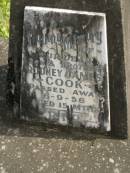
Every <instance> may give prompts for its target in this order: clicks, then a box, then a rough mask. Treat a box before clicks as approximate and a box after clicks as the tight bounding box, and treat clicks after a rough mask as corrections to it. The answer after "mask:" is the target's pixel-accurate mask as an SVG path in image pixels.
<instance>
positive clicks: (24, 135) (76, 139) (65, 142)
mask: <svg viewBox="0 0 130 173" xmlns="http://www.w3.org/2000/svg"><path fill="white" fill-rule="evenodd" d="M7 45H8V43H7V41H5V40H3V39H0V70H1V71H0V173H37V172H42V173H61V172H64V173H83V172H84V173H129V172H130V141H129V140H116V139H111V138H110V137H109V136H101V135H100V136H99V135H94V134H89V133H86V134H85V133H83V132H75V131H74V132H72V131H69V130H65V129H61V130H58V129H56V128H49V127H43V126H41V125H39V126H38V125H33V124H27V123H24V122H21V123H20V122H16V121H11V119H9V118H8V119H7V117H8V115H9V111H7V107H6V102H5V87H6V72H7Z"/></svg>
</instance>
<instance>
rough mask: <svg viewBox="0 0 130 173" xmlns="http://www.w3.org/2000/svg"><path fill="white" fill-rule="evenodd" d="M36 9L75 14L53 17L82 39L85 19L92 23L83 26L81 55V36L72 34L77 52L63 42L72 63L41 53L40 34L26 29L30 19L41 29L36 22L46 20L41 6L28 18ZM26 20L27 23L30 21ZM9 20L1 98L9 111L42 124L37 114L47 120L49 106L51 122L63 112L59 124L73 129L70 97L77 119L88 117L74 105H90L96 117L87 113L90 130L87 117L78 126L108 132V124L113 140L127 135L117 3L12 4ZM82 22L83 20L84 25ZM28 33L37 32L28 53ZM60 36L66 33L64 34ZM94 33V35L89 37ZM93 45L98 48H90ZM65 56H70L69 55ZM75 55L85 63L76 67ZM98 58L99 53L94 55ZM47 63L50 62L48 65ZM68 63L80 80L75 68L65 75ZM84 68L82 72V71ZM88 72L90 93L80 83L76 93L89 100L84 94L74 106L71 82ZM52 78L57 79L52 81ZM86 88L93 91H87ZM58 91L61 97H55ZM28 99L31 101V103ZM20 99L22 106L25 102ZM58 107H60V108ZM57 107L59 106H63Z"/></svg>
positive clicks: (104, 0)
mask: <svg viewBox="0 0 130 173" xmlns="http://www.w3.org/2000/svg"><path fill="white" fill-rule="evenodd" d="M26 6H31V7H26ZM36 6H37V7H49V9H50V8H51V9H52V8H57V9H71V10H75V11H76V14H75V15H76V17H72V16H75V15H74V14H73V12H72V14H70V15H69V14H68V13H67V14H66V15H65V14H64V15H65V16H67V17H65V18H64V17H63V16H64V15H62V12H61V11H62V10H61V11H60V12H59V13H58V14H57V15H58V16H59V19H60V20H61V21H65V22H66V24H65V26H66V27H68V26H70V24H71V27H72V26H74V28H75V29H76V27H77V29H76V30H75V35H76V37H77V35H78V34H79V35H82V34H81V33H82V31H81V30H82V29H83V28H84V27H86V26H85V25H86V24H89V21H90V22H91V21H92V24H90V25H88V26H89V32H88V33H91V34H86V37H87V38H88V39H87V40H89V42H88V43H87V44H86V47H87V48H86V50H87V51H86V52H84V46H83V45H84V42H85V41H83V40H82V38H80V36H79V35H78V37H79V38H80V39H79V40H78V39H76V37H75V40H78V42H79V41H81V40H82V41H81V44H78V47H79V48H78V49H76V50H79V49H80V52H78V51H75V50H74V48H75V47H74V45H73V44H68V45H67V46H68V47H67V46H66V44H65V45H63V47H64V48H66V47H67V52H69V50H68V48H70V47H71V46H72V47H73V50H72V51H73V52H74V53H75V58H74V59H75V61H74V62H73V58H71V59H70V60H65V61H62V60H61V58H58V57H56V61H54V60H55V59H54V57H53V58H52V57H51V55H50V48H49V51H48V50H47V49H45V46H43V45H42V44H43V43H42V42H44V41H45V40H42V39H43V38H44V37H43V38H42V39H41V37H39V33H40V32H41V31H40V30H37V29H36V28H35V29H34V30H31V28H30V23H31V20H33V22H32V23H35V22H36V23H37V24H36V25H39V26H40V25H41V26H42V25H43V24H42V22H41V18H45V16H46V15H45V14H44V13H45V11H44V10H45V8H44V10H38V15H36V16H35V19H34V18H33V15H34V13H37V12H36V11H37V10H36V11H35V9H36ZM25 7H26V8H25ZM33 7H35V8H33ZM24 9H25V17H24ZM40 9H41V8H40ZM49 9H48V10H49ZM29 11H30V12H29ZM77 11H80V12H79V13H78V12H77ZM83 11H84V12H83ZM28 12H29V14H28ZM66 12H67V11H66ZM47 13H48V14H50V12H48V11H47ZM51 13H52V12H51ZM69 13H70V11H69ZM39 14H40V16H39ZM28 15H30V16H28ZM53 15H54V11H53V13H52V16H53ZM61 16H62V17H61ZM105 16H106V17H105ZM28 17H29V18H30V19H31V20H30V21H29V18H28ZM49 17H51V15H49V16H46V24H47V23H48V22H49V20H47V18H49ZM37 18H38V20H37ZM56 18H57V17H56ZM56 18H55V20H51V27H50V26H49V28H50V29H52V28H53V27H54V28H55V27H56V26H55V23H56V24H57V23H58V22H59V23H60V20H59V21H56ZM95 18H96V19H95ZM51 19H54V16H53V17H51ZM70 20H71V22H70ZM76 20H78V22H79V24H78V26H77V25H76V22H77V21H76ZM10 21H11V25H10V45H9V47H10V48H9V71H8V81H9V82H8V93H7V99H8V101H9V103H10V105H11V107H13V112H14V114H15V115H16V116H19V117H20V118H24V119H27V120H29V119H33V118H34V117H36V116H35V115H37V117H36V119H37V118H38V120H41V119H42V120H43V114H44V113H45V114H44V115H45V116H46V117H47V119H48V117H51V116H49V114H48V113H47V112H49V111H50V109H51V108H52V106H53V111H54V106H55V108H56V110H55V111H56V113H54V112H53V114H52V115H56V119H57V116H59V115H62V112H61V111H63V116H64V114H65V115H66V113H67V115H68V117H67V121H66V120H65V122H68V121H69V124H70V125H73V126H79V122H82V121H79V120H78V123H77V122H75V123H73V120H74V119H73V118H72V116H71V115H75V114H76V111H75V110H74V109H73V108H74V105H76V104H72V100H70V98H72V97H73V94H74V95H75V96H76V97H75V100H73V101H76V103H79V104H77V105H78V107H77V109H79V110H80V114H79V115H81V114H84V113H86V114H88V117H91V116H90V114H89V113H88V111H85V112H84V111H81V107H79V106H80V105H84V106H87V107H88V105H89V106H90V107H91V108H90V107H89V108H87V109H89V110H92V108H94V107H96V109H95V110H94V111H95V112H96V113H94V114H93V113H92V114H93V115H92V114H91V115H92V117H96V119H95V118H94V119H93V120H92V123H90V124H91V125H90V126H89V125H88V122H89V119H87V120H85V121H86V122H87V123H86V124H87V125H86V124H84V123H83V124H82V123H81V124H82V125H81V126H85V127H96V128H98V127H100V126H103V127H104V128H105V129H106V130H109V129H110V124H111V134H112V135H113V136H118V137H123V138H125V137H127V132H128V131H127V104H126V88H125V85H126V80H125V65H124V45H123V29H122V18H121V3H120V0H109V1H107V0H93V1H91V0H86V1H84V0H77V1H74V0H69V1H68V0H64V1H61V0H50V1H47V0H44V1H43V0H37V1H35V0H19V1H15V0H12V3H11V20H10ZM84 21H86V22H85V23H84ZM39 22H40V23H39ZM82 22H83V23H82ZM27 23H28V24H27ZM105 23H107V33H106V24H105ZM53 24H54V26H53ZM75 25H76V26H75ZM52 26H53V27H52ZM100 27H101V28H100ZM23 28H24V30H23ZM95 28H96V30H95ZM99 28H100V29H101V31H102V32H100V29H99ZM27 29H28V34H27V33H26V31H27ZM71 29H72V28H71ZM71 29H70V30H71ZM33 32H37V34H36V37H33V38H32V41H31V42H33V44H34V45H35V44H36V42H35V39H37V40H39V41H38V42H37V49H36V50H35V49H32V47H26V43H27V42H28V38H27V35H28V37H30V38H31V35H33V34H34V33H33ZM56 32H57V31H56ZM65 32H66V33H67V34H68V32H69V30H67V31H65ZM95 32H96V34H93V33H95ZM43 33H44V32H43ZM43 33H42V34H43ZM47 33H49V35H50V32H47ZM61 33H62V31H61ZM70 33H71V32H70ZM70 35H71V34H70ZM23 36H24V40H23ZM68 39H69V38H68ZM54 40H55V38H54V37H53V39H52V40H51V41H52V42H54ZM92 40H94V43H93V46H94V50H93V51H92V49H91V48H90V47H91V46H92V45H91V43H90V42H91V41H92ZM107 40H108V54H107ZM75 42H76V41H75ZM31 44H32V43H31ZM96 44H97V45H98V46H95V45H96ZM22 45H23V46H22ZM90 45H91V46H90ZM103 46H104V48H103ZM22 47H23V49H22ZM96 47H98V48H96ZM41 48H42V49H41ZM89 48H90V49H89ZM92 48H93V47H92ZM45 50H46V51H45ZM52 50H53V51H54V52H56V51H57V52H62V49H61V50H59V49H57V48H54V49H52ZM81 50H82V51H81ZM33 51H34V52H33ZM35 51H36V52H35ZM103 51H104V53H103V54H102V53H101V52H103ZM90 52H91V53H92V55H90V54H91V53H90ZM69 53H70V55H71V51H70V52H69ZM89 53H90V54H89ZM55 54H56V53H54V55H55ZM61 54H62V53H61ZM77 54H78V55H79V54H84V55H85V54H86V55H85V57H86V59H85V61H83V62H84V64H83V62H81V63H80V61H81V60H80V58H79V56H76V55H77ZM97 54H98V55H97ZM100 54H102V55H101V56H100ZM70 55H69V56H70ZM95 55H97V56H95ZM40 57H42V58H40ZM43 57H44V58H43ZM45 57H46V58H45ZM90 57H91V61H90ZM34 59H36V61H35V63H34ZM52 59H53V61H51V60H52ZM42 61H43V62H42ZM107 61H108V62H107ZM39 62H40V63H39ZM66 62H68V67H67V65H65V64H67V63H66ZM33 63H34V64H33ZM48 63H50V64H52V65H53V66H52V67H51V71H48V73H51V76H50V75H48V74H47V75H46V73H47V71H45V70H43V69H44V66H46V67H48ZM73 63H75V64H76V65H75V67H76V68H77V67H78V68H79V66H80V64H82V65H81V70H80V72H81V73H80V74H81V76H79V74H78V73H79V69H78V70H77V71H76V68H75V69H74V72H75V73H73V75H74V76H72V75H70V73H69V72H70V71H71V70H70V65H73ZM39 64H40V66H41V67H40V68H39V67H38V66H39ZM69 64H70V65H69ZM85 65H86V66H85ZM104 65H105V66H104ZM42 66H43V67H42ZM103 66H104V67H103ZM108 66H109V74H108ZM54 67H55V68H54ZM86 67H88V68H87V69H86ZM21 69H22V70H21ZM39 69H40V70H39ZM46 69H47V68H46ZM90 69H91V70H90ZM61 70H62V71H61ZM65 70H66V72H67V73H68V74H69V75H70V76H68V79H67V78H66V77H65ZM77 72H78V73H77ZM88 72H92V73H93V75H92V74H91V75H92V78H91V77H90V78H91V79H90V81H91V82H90V81H89V82H90V83H91V87H90V90H88V88H89V86H88V83H87V82H86V80H85V81H84V82H83V83H84V84H83V85H82V84H81V88H80V89H81V90H80V93H85V92H86V90H87V94H88V95H89V97H90V96H91V97H92V96H93V97H92V98H91V99H90V98H88V95H87V94H86V95H87V96H85V97H83V98H84V99H85V102H84V103H80V102H83V100H82V99H81V100H80V101H79V102H77V100H76V99H79V96H78V94H79V90H77V88H76V86H77V84H76V80H77V78H79V79H80V77H83V76H84V73H88ZM32 74H33V78H32V77H31V75H32ZM44 74H45V75H44ZM58 74H59V76H58ZM77 74H78V75H77ZM99 74H100V75H99ZM52 75H53V76H52ZM55 75H56V76H55ZM60 75H61V76H60ZM91 75H90V76H91ZM104 75H105V76H104ZM108 77H109V78H108ZM30 79H31V80H30ZM32 79H33V82H32ZM57 79H59V80H58V81H57ZM45 80H46V82H45ZM67 80H68V81H67ZM92 80H93V82H92ZM66 81H67V82H66ZM95 81H96V82H95ZM104 81H105V82H104ZM47 82H48V84H53V86H54V87H53V90H52V87H50V88H49V86H48V84H47ZM100 82H101V83H102V82H103V83H102V84H103V88H102V87H100V86H101V83H100ZM62 83H63V87H60V86H55V85H56V84H58V85H61V84H62ZM92 83H93V85H92ZM94 83H95V84H96V85H95V84H94ZM39 85H40V86H39ZM71 85H73V86H74V87H72V88H73V89H72V90H71V88H70V87H68V86H71ZM85 85H86V86H85ZM36 86H37V88H36ZM78 86H80V85H78ZM31 88H32V90H33V89H34V90H35V91H36V92H35V93H37V94H35V95H33V94H32V93H33V92H32V90H31ZM41 88H42V89H41ZM82 88H83V89H82ZM86 88H87V89H86ZM101 88H102V89H101ZM44 89H46V90H47V92H46V93H49V96H50V97H49V101H50V103H51V104H52V105H51V106H50V105H48V102H46V100H45V95H44V97H42V94H44V93H39V90H40V92H43V91H44ZM92 89H93V91H94V92H92ZM27 91H28V92H27ZM63 91H64V92H65V93H60V92H63ZM67 91H68V93H67ZM77 91H78V92H77ZM56 92H57V93H56ZM20 93H21V94H20ZM59 93H60V94H59ZM92 93H93V94H92ZM109 93H110V106H109ZM31 94H32V95H33V96H32V97H31V101H30V100H26V99H27V98H30V97H28V96H31ZM53 94H54V95H53ZM57 95H60V96H58V98H57ZM53 96H54V97H53ZM61 96H62V97H63V98H62V99H63V101H64V102H60V101H59V100H57V99H61ZM33 98H35V99H34V100H33ZM41 98H42V99H41ZM43 98H44V99H43ZM86 98H87V100H86ZM65 99H68V100H69V101H68V102H67V101H66V100H65ZM89 99H90V100H91V101H92V102H93V103H94V104H93V105H94V106H92V102H91V101H90V102H89ZM25 100H26V101H27V102H25ZM36 100H37V102H36ZM94 100H95V102H94ZM43 103H44V104H43ZM50 103H49V104H50ZM60 103H62V104H61V105H60ZM63 103H65V104H64V105H63ZM66 103H69V104H67V105H66ZM27 105H28V107H29V108H30V105H31V106H33V109H26V108H28V107H27ZM57 106H58V107H57ZM60 106H62V108H63V106H64V107H66V109H65V108H63V110H61V108H60ZM34 108H35V109H34ZM43 108H45V109H43ZM110 108H111V109H110ZM25 110H28V111H30V110H32V112H33V113H34V116H32V117H31V113H30V114H28V115H27V114H26V111H25ZM44 110H45V112H44ZM46 110H47V111H46ZM28 111H27V112H28ZM59 112H60V113H59ZM64 112H66V113H64ZM109 112H110V113H109ZM35 113H36V114H35ZM99 113H102V114H104V113H105V114H104V115H105V116H104V115H103V116H102V115H101V114H100V115H101V116H99ZM97 115H98V116H97ZM59 117H60V116H59ZM74 117H76V118H77V116H74ZM85 117H86V116H85ZM97 117H98V118H97ZM101 117H103V118H101ZM76 118H75V119H76ZM78 118H79V117H78ZM34 119H35V118H34ZM36 119H35V120H36ZM65 119H66V117H65ZM81 119H82V118H81ZM55 122H59V121H53V123H55ZM83 122H84V116H83ZM104 122H105V123H104Z"/></svg>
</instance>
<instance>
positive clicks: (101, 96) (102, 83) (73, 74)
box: [20, 7, 110, 130]
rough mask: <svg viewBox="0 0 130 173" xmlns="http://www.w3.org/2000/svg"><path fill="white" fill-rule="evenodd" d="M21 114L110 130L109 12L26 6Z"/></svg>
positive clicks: (56, 122)
mask: <svg viewBox="0 0 130 173" xmlns="http://www.w3.org/2000/svg"><path fill="white" fill-rule="evenodd" d="M23 33H24V34H23V53H22V69H21V73H22V77H21V78H22V79H21V103H20V106H21V107H20V112H21V118H23V119H26V120H35V121H43V122H52V123H55V124H62V125H69V126H74V127H86V128H87V127H90V128H99V127H102V128H104V129H106V130H110V115H109V114H110V111H109V82H108V55H107V35H106V16H105V14H103V13H90V12H85V11H72V10H63V9H54V8H53V9H52V8H41V7H26V8H25V12H24V32H23Z"/></svg>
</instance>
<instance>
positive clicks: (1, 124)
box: [0, 65, 109, 141]
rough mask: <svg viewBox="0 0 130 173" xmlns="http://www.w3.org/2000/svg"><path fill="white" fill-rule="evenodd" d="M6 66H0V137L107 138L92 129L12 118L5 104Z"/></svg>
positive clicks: (105, 135)
mask: <svg viewBox="0 0 130 173" xmlns="http://www.w3.org/2000/svg"><path fill="white" fill-rule="evenodd" d="M7 71H8V65H3V66H0V135H4V136H18V137H41V138H48V139H49V138H57V139H73V140H80V139H82V140H89V141H94V140H96V138H100V137H101V138H106V137H107V138H108V137H109V136H108V135H109V134H108V133H106V134H104V132H103V133H101V132H100V135H99V134H98V131H97V130H94V129H87V130H86V129H83V128H81V129H79V128H72V127H63V126H57V125H53V124H45V123H38V122H27V121H23V120H19V119H16V118H13V116H12V115H13V114H12V108H10V107H9V106H8V105H7V103H6V93H7Z"/></svg>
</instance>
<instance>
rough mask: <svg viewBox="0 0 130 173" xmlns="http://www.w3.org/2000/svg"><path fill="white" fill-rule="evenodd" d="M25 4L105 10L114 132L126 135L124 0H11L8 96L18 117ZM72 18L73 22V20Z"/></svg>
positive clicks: (79, 9)
mask: <svg viewBox="0 0 130 173" xmlns="http://www.w3.org/2000/svg"><path fill="white" fill-rule="evenodd" d="M25 6H40V7H49V8H62V9H71V10H78V11H88V12H96V13H105V14H106V21H107V40H108V64H109V81H110V82H109V88H110V108H111V109H110V120H111V134H112V135H113V136H117V137H123V138H125V137H127V132H128V128H127V103H126V87H125V86H126V78H125V62H124V44H123V29H122V13H121V0H93V1H92V0H76V1H75V0H49V1H48V0H37V1H36V0H18V1H16V0H11V20H10V22H11V25H10V44H9V71H8V92H7V100H8V103H9V104H10V106H11V107H12V108H13V110H14V113H15V116H17V117H20V89H21V82H20V81H21V62H22V41H23V21H24V8H25ZM73 20H74V19H72V22H71V23H73ZM23 62H24V61H23ZM95 64H96V63H95ZM22 75H23V74H22ZM106 91H107V90H106Z"/></svg>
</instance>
